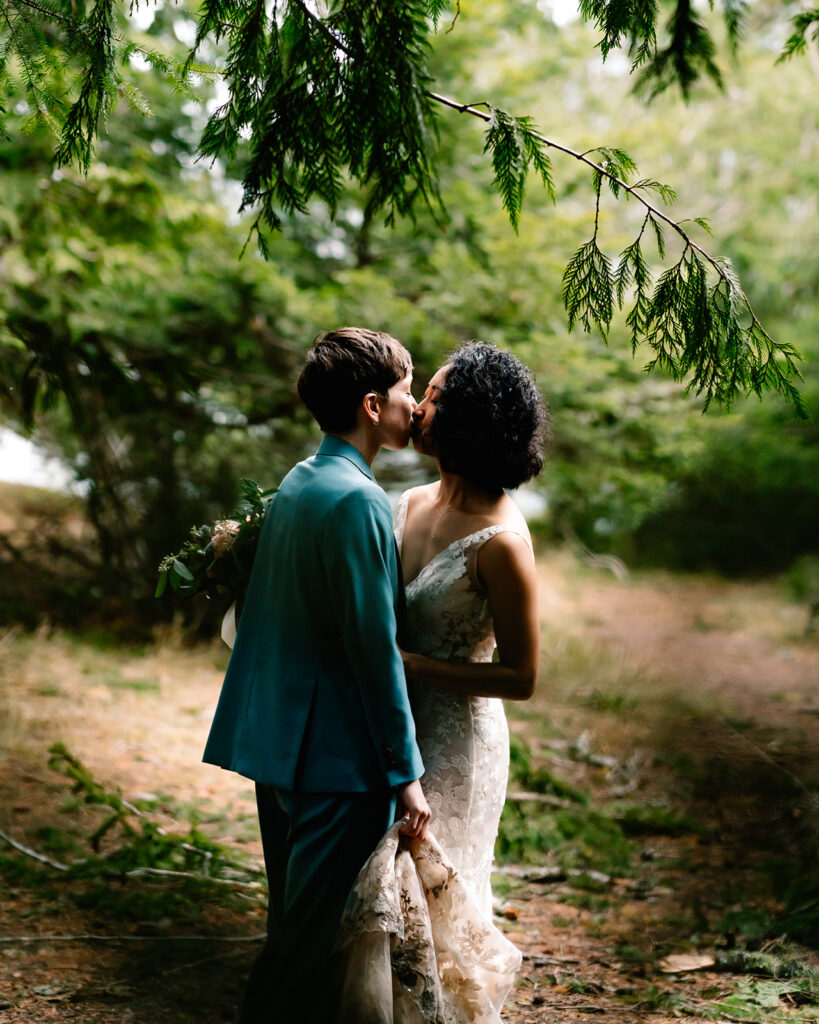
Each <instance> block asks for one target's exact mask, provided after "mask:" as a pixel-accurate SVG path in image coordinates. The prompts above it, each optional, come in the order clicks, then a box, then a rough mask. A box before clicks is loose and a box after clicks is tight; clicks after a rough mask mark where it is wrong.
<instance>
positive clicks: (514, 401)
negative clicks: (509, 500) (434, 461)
mask: <svg viewBox="0 0 819 1024" xmlns="http://www.w3.org/2000/svg"><path fill="white" fill-rule="evenodd" d="M448 365H449V369H448V371H447V375H446V381H445V383H444V387H443V389H442V391H441V393H440V396H439V399H438V404H437V408H436V410H435V416H434V418H433V420H432V422H431V424H430V426H429V438H430V441H431V442H432V444H433V445H434V447H435V449H436V454H437V456H438V459H439V460H440V463H441V466H442V468H443V469H445V470H448V471H449V472H452V473H458V474H459V475H460V476H464V477H466V478H467V480H470V481H471V482H472V483H474V484H477V485H478V486H479V487H481V488H483V489H484V490H485V491H488V492H490V493H492V494H496V493H500V492H501V491H502V490H504V488H514V487H519V486H520V485H521V484H522V483H525V482H526V481H527V480H531V479H532V477H534V476H537V474H538V473H539V472H540V471H541V469H542V468H543V449H544V446H545V444H546V441H547V438H548V435H549V411H548V407H547V405H546V403H545V401H544V400H543V396H542V395H541V394H540V391H539V390H538V387H537V385H536V384H535V379H534V377H533V375H532V373H531V371H530V370H529V369H527V367H525V366H524V365H523V363H522V362H521V361H520V360H519V359H518V358H517V357H516V356H513V355H512V354H511V352H503V351H501V350H500V349H498V348H495V346H494V345H487V344H485V343H483V342H470V343H469V344H468V345H464V346H463V347H462V348H460V349H458V350H457V352H455V353H454V354H453V356H452V358H451V359H450V360H449V364H448Z"/></svg>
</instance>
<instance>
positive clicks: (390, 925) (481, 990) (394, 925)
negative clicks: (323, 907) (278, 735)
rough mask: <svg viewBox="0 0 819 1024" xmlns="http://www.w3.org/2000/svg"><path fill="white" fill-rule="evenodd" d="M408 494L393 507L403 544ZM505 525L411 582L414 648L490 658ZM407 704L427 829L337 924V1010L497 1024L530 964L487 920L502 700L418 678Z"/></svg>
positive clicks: (391, 847) (397, 1023)
mask: <svg viewBox="0 0 819 1024" xmlns="http://www.w3.org/2000/svg"><path fill="white" fill-rule="evenodd" d="M409 494H410V492H409V491H408V492H406V493H405V494H403V495H402V497H401V501H400V503H399V506H398V511H397V515H396V527H395V534H396V540H397V543H398V545H399V548H400V546H401V541H402V539H403V533H404V524H405V522H406V515H407V504H408V501H409ZM510 529H511V528H510V527H507V526H503V525H497V526H490V527H487V528H486V529H483V530H479V531H477V532H476V533H472V534H470V535H469V536H468V537H464V538H462V539H460V540H457V541H454V542H453V543H452V544H450V545H449V547H447V548H446V549H445V550H444V551H442V552H440V553H439V554H438V555H436V557H435V558H433V559H432V561H430V562H429V563H428V564H427V565H426V566H424V568H423V569H422V570H421V571H420V573H419V574H418V575H417V576H416V577H415V579H414V580H412V581H411V582H410V583H408V584H407V587H406V602H407V619H406V626H407V628H406V636H405V643H406V645H407V648H408V649H409V650H411V651H413V652H415V653H418V654H426V655H428V656H429V657H432V658H440V659H443V660H445V661H456V662H465V661H491V659H492V653H493V651H494V648H495V637H494V633H493V631H492V620H491V617H490V615H489V609H488V603H487V598H486V594H485V592H484V590H483V588H482V587H481V584H480V582H479V581H478V578H477V570H476V566H477V554H478V551H479V550H480V547H481V545H482V544H484V543H485V542H486V541H487V540H489V538H490V537H494V536H495V535H496V534H498V533H501V532H503V531H505V530H510ZM410 699H411V702H412V709H413V715H414V718H415V725H416V735H417V739H418V745H419V747H420V748H421V754H422V757H423V759H424V766H425V774H424V776H423V779H422V780H421V784H422V786H423V789H424V794H425V796H426V798H427V800H428V802H429V805H430V808H431V810H432V823H431V826H430V827H431V832H432V836H430V838H429V839H428V840H426V841H423V842H415V841H413V842H408V841H406V840H405V839H403V838H401V837H399V836H398V833H397V826H393V828H392V829H390V831H389V832H387V834H386V836H385V837H384V839H383V840H382V841H381V843H380V844H379V846H378V848H377V850H376V851H375V853H374V854H373V855H372V857H371V858H370V860H369V861H368V862H367V864H366V865H365V867H364V868H363V869H362V872H361V874H360V875H359V877H358V879H357V881H356V884H355V885H354V887H353V890H352V893H351V895H350V899H349V901H348V903H347V907H346V909H345V912H344V917H343V918H342V923H341V929H340V933H339V935H340V939H339V948H343V949H344V950H345V955H346V965H347V968H346V982H345V990H344V997H343V999H342V1015H341V1019H342V1020H343V1021H345V1022H347V1021H349V1022H350V1024H352V1022H356V1024H376V1022H378V1024H385V1022H386V1024H421V1022H424V1024H426V1022H435V1024H467V1022H469V1024H490V1022H499V1021H500V1016H499V1011H500V1008H501V1006H502V1005H503V1000H504V999H505V997H506V995H507V993H508V991H509V988H510V987H511V985H512V983H513V981H514V978H515V974H516V973H517V971H518V969H519V967H520V960H521V957H520V953H519V952H518V950H517V949H516V948H515V947H514V946H513V945H512V944H511V943H510V942H509V941H508V940H507V939H506V938H505V937H504V936H503V935H502V933H501V932H499V931H498V930H497V929H496V928H495V926H494V925H493V924H492V891H491V888H490V872H491V869H492V852H493V848H494V844H495V837H496V835H497V831H498V822H499V819H500V814H501V810H502V808H503V803H504V800H505V798H506V780H507V774H508V765H509V732H508V728H507V725H506V717H505V715H504V710H503V704H502V702H501V701H500V700H499V699H498V698H494V697H463V696H459V695H456V694H452V693H447V692H445V691H443V690H437V689H434V688H433V687H430V686H425V685H423V684H420V683H418V684H415V685H413V686H411V687H410ZM433 836H434V838H433Z"/></svg>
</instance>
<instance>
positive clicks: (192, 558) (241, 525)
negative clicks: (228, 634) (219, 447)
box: [154, 480, 276, 617]
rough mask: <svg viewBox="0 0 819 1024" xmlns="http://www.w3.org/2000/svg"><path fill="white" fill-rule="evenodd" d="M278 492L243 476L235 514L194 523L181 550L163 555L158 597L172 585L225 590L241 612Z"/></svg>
mask: <svg viewBox="0 0 819 1024" xmlns="http://www.w3.org/2000/svg"><path fill="white" fill-rule="evenodd" d="M275 491H276V488H275V487H273V488H270V490H267V491H263V490H262V489H261V488H260V487H259V485H258V484H257V483H255V482H254V481H253V480H243V481H242V490H241V497H240V499H239V503H238V506H237V508H236V511H235V512H234V513H232V515H231V517H230V518H229V519H220V520H218V521H217V522H216V523H214V524H213V525H212V526H208V525H205V526H194V527H193V528H192V529H191V533H190V537H189V539H188V540H186V541H185V543H184V544H183V545H182V547H181V548H180V549H179V551H177V552H176V554H173V555H166V556H165V557H164V558H163V559H162V561H161V562H160V563H159V582H158V583H157V585H156V593H155V595H154V596H155V597H161V596H162V595H163V594H164V593H165V590H166V589H167V587H168V585H169V584H170V587H171V590H173V591H178V592H179V593H180V594H183V595H185V596H186V597H194V596H195V595H196V594H207V596H208V597H211V596H214V595H219V597H220V598H222V599H223V600H224V602H225V605H226V606H227V605H229V604H231V602H232V603H234V604H236V610H237V613H238V612H239V611H240V610H241V603H242V599H243V598H244V594H245V590H246V588H247V581H248V579H249V578H250V570H251V569H252V568H253V559H254V557H255V555H256V548H257V546H258V543H259V534H260V532H261V528H262V523H263V522H264V517H265V515H266V514H267V510H268V507H269V506H270V501H271V498H272V495H273V494H274V493H275ZM237 617H238V614H237Z"/></svg>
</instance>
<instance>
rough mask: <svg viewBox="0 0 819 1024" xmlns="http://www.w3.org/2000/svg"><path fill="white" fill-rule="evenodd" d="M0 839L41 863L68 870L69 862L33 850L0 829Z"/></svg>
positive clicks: (60, 869)
mask: <svg viewBox="0 0 819 1024" xmlns="http://www.w3.org/2000/svg"><path fill="white" fill-rule="evenodd" d="M0 839H3V840H4V841H5V842H7V843H8V844H9V846H13V847H14V849H15V850H19V851H20V853H24V854H25V855H26V856H27V857H33V858H34V860H38V861H39V862H40V863H41V864H47V865H48V866H49V867H50V868H54V869H55V870H57V871H68V870H69V865H68V864H61V863H60V862H59V861H58V860H53V859H52V858H51V857H47V856H46V855H45V854H44V853H38V852H37V851H36V850H32V849H31V847H30V846H25V845H23V843H19V842H18V841H17V840H16V839H12V838H11V836H10V835H8V834H7V833H6V832H3V830H2V829H0Z"/></svg>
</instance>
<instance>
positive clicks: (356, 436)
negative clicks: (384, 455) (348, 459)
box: [328, 424, 381, 466]
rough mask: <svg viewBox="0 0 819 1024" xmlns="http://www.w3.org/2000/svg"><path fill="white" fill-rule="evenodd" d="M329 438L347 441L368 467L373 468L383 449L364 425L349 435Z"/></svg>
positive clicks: (337, 435)
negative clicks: (377, 456)
mask: <svg viewBox="0 0 819 1024" xmlns="http://www.w3.org/2000/svg"><path fill="white" fill-rule="evenodd" d="M328 436H329V437H337V438H338V439H339V441H346V442H347V444H351V445H352V446H353V448H355V449H356V450H357V451H358V452H359V453H360V454H361V456H362V458H363V459H364V461H365V462H366V463H367V465H368V466H372V464H373V461H374V459H375V457H376V455H378V452H379V451H380V449H381V445H380V444H379V443H378V441H377V440H376V439H375V438H374V437H373V435H372V431H370V430H368V429H367V427H366V426H365V425H362V424H359V426H357V427H356V428H355V430H351V431H350V432H349V433H347V434H329V435H328Z"/></svg>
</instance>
